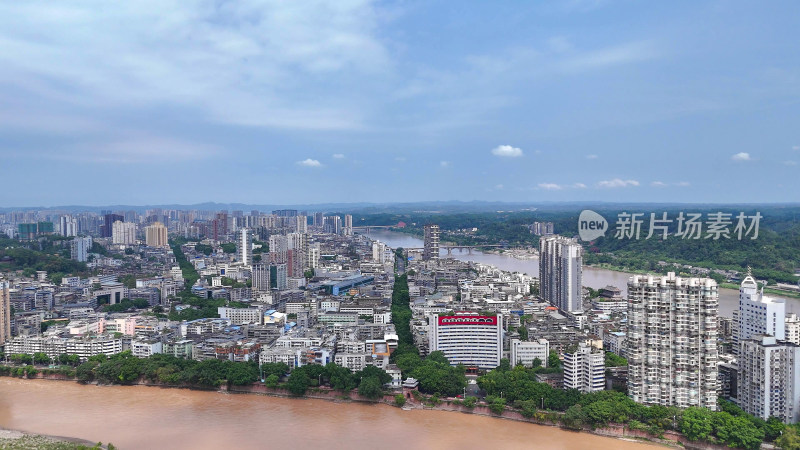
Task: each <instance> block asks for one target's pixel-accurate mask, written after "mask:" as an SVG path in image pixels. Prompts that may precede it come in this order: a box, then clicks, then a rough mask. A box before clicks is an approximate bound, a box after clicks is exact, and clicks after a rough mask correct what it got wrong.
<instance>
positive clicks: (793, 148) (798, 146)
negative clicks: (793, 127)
mask: <svg viewBox="0 0 800 450" xmlns="http://www.w3.org/2000/svg"><path fill="white" fill-rule="evenodd" d="M792 150H800V145H794V146H792Z"/></svg>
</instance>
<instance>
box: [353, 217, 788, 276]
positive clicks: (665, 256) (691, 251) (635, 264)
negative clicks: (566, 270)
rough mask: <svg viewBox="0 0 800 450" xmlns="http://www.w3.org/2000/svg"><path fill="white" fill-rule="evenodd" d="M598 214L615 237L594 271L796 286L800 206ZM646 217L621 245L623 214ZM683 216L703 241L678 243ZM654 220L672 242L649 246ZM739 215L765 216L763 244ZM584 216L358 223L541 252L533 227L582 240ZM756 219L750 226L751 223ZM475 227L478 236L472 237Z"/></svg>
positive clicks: (596, 251)
mask: <svg viewBox="0 0 800 450" xmlns="http://www.w3.org/2000/svg"><path fill="white" fill-rule="evenodd" d="M594 211H596V212H598V213H599V214H601V215H602V216H603V217H604V218H605V219H606V220H607V221H608V226H609V230H608V232H607V233H606V236H605V237H600V238H598V239H596V240H595V241H593V242H587V243H585V247H586V250H587V251H586V258H585V262H586V263H588V264H598V263H606V264H610V265H613V266H616V267H626V268H630V269H640V270H656V269H657V268H658V266H657V262H658V261H667V262H680V263H684V264H691V265H693V266H699V267H708V268H721V269H730V270H738V271H742V270H745V269H746V267H747V266H751V267H752V268H753V269H754V274H755V275H756V276H757V277H758V278H762V279H767V280H769V281H770V283H771V284H772V283H774V282H787V283H796V282H797V277H795V276H794V273H795V271H796V270H797V269H800V207H798V206H766V207H754V206H753V205H745V206H697V205H681V206H669V207H660V206H649V207H648V206H635V207H631V208H626V209H622V208H620V207H618V206H615V207H596V208H595V209H594ZM622 212H627V213H644V215H643V216H641V219H642V220H643V223H642V225H641V233H640V237H639V239H638V240H637V239H629V238H625V239H617V238H615V230H616V228H617V225H616V223H617V220H618V214H619V213H622ZM681 212H683V214H684V217H686V216H687V215H688V214H689V213H700V214H702V217H701V219H700V221H701V222H703V223H702V229H701V238H700V239H683V238H681V237H676V236H675V235H674V234H675V233H676V231H677V223H676V219H677V217H678V215H679V213H681ZM718 212H722V213H725V214H731V216H730V221H731V222H732V224H731V225H729V226H728V227H727V228H728V230H729V232H730V238H724V237H720V239H717V240H714V239H711V238H705V236H707V235H708V226H707V225H708V220H709V214H715V213H718ZM650 213H655V214H656V217H657V218H661V217H662V215H663V214H664V213H667V219H668V220H672V223H671V224H667V230H668V233H669V235H668V237H667V239H665V240H662V239H661V238H660V233H659V232H658V231H656V233H654V235H653V237H651V238H650V239H646V236H647V235H648V233H649V226H650ZM739 213H744V214H745V215H746V216H754V215H755V214H756V213H760V215H761V216H762V218H761V219H760V222H759V226H758V237H757V239H751V237H752V235H753V232H754V231H755V230H754V229H753V230H751V231H750V233H749V234H747V235H744V234H743V237H742V239H741V240H739V239H737V233H735V232H734V230H735V227H736V224H737V220H736V217H737V216H738V215H739ZM579 214H580V210H578V209H574V210H568V209H555V208H551V209H548V210H536V211H523V212H494V213H465V214H437V213H431V212H420V213H404V214H388V213H383V214H370V215H362V216H355V217H354V220H353V222H354V225H356V226H359V225H392V224H397V223H398V222H405V223H406V224H407V228H406V230H405V231H406V232H410V233H414V234H417V235H420V236H421V235H422V226H423V225H424V224H426V223H436V224H438V225H439V226H440V228H441V230H442V233H443V236H442V240H445V241H450V242H457V243H464V244H466V243H473V244H478V245H479V244H480V243H487V244H490V243H491V244H495V243H508V244H509V245H512V246H517V245H533V246H537V245H538V237H537V236H535V235H533V234H532V233H531V232H530V229H529V228H528V225H530V224H532V223H533V222H534V221H539V222H545V221H546V222H553V223H554V227H555V232H556V233H558V234H561V235H565V236H570V237H571V236H575V235H577V233H578V215H579ZM751 221H752V220H751V219H747V220H746V224H747V225H748V227H749V225H750V224H751ZM473 228H477V230H475V231H473Z"/></svg>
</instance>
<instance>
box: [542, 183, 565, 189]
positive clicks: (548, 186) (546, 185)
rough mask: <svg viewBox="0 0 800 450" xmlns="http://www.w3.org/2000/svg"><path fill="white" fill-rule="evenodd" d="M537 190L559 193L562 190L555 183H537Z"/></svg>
mask: <svg viewBox="0 0 800 450" xmlns="http://www.w3.org/2000/svg"><path fill="white" fill-rule="evenodd" d="M539 189H544V190H545V191H560V190H561V189H564V188H563V187H562V186H561V185H560V184H556V183H539Z"/></svg>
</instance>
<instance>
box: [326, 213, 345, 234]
mask: <svg viewBox="0 0 800 450" xmlns="http://www.w3.org/2000/svg"><path fill="white" fill-rule="evenodd" d="M323 230H324V231H325V232H326V233H331V234H342V218H341V217H339V216H325V225H324V226H323Z"/></svg>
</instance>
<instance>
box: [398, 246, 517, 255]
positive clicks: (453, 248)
mask: <svg viewBox="0 0 800 450" xmlns="http://www.w3.org/2000/svg"><path fill="white" fill-rule="evenodd" d="M475 248H508V246H507V245H503V244H486V245H440V246H439V249H440V250H441V249H445V250H447V254H448V255H452V254H453V250H458V251H459V252H460V253H463V252H464V250H466V251H467V252H468V253H469V254H470V255H471V254H472V249H475ZM404 249H405V250H417V251H421V250H424V248H422V247H408V248H406V247H404Z"/></svg>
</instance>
